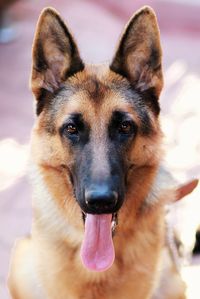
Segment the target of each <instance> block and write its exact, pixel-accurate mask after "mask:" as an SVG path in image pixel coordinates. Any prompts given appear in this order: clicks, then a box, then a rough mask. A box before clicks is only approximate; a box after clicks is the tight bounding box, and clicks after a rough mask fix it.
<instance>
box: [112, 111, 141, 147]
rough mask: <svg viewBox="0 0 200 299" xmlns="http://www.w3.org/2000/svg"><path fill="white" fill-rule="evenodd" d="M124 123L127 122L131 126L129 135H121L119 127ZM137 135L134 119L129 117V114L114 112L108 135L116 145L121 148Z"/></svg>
mask: <svg viewBox="0 0 200 299" xmlns="http://www.w3.org/2000/svg"><path fill="white" fill-rule="evenodd" d="M124 121H127V122H128V123H129V125H130V132H128V133H127V134H123V133H120V131H119V127H120V124H121V123H122V122H124ZM136 133H137V125H136V124H135V123H134V122H133V120H132V119H130V117H129V116H128V114H127V113H125V112H123V111H114V112H113V115H112V118H111V121H110V124H109V127H108V135H109V138H110V139H111V140H112V141H114V142H115V143H116V147H120V146H121V145H123V144H124V142H126V141H128V140H130V138H131V139H132V138H133V137H135V135H136Z"/></svg>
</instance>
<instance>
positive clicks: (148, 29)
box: [110, 7, 163, 98]
mask: <svg viewBox="0 0 200 299" xmlns="http://www.w3.org/2000/svg"><path fill="white" fill-rule="evenodd" d="M161 58H162V51H161V45H160V34H159V29H158V24H157V20H156V16H155V13H154V11H153V10H152V9H151V8H150V7H144V8H142V9H141V10H139V11H138V12H137V13H136V14H135V15H134V16H133V17H132V18H131V20H130V21H129V23H128V24H127V26H126V28H125V32H124V33H123V34H122V36H121V39H120V42H119V46H118V48H117V51H116V54H115V56H114V59H113V61H112V63H111V65H110V68H111V70H112V71H114V72H116V73H119V74H120V75H122V76H124V77H126V78H127V79H128V80H129V81H130V83H131V84H132V86H133V87H134V88H135V89H137V90H139V91H146V90H151V91H153V93H154V96H155V97H156V98H158V97H159V95H160V92H161V90H162V86H163V76H162V65H161Z"/></svg>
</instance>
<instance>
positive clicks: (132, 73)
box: [32, 8, 162, 214]
mask: <svg viewBox="0 0 200 299" xmlns="http://www.w3.org/2000/svg"><path fill="white" fill-rule="evenodd" d="M161 89H162V71H161V48H160V41H159V31H158V27H157V22H156V18H155V15H154V13H153V12H152V11H151V10H150V9H149V8H144V9H143V10H141V11H139V12H138V13H137V14H136V15H135V16H134V17H133V18H132V19H131V20H130V22H129V24H128V25H127V28H126V30H125V32H124V34H123V35H122V37H121V40H120V43H119V46H118V49H117V51H116V54H115V56H114V58H113V61H112V63H111V64H110V66H109V67H107V66H85V65H84V64H83V62H82V60H81V58H80V56H79V52H78V49H77V46H76V44H75V42H74V40H73V38H72V36H71V34H70V32H69V31H68V29H67V27H66V26H65V24H64V23H63V21H62V20H61V18H60V16H59V15H58V14H57V13H56V12H55V11H54V10H51V9H46V10H45V11H44V12H43V13H42V15H41V17H40V20H39V23H38V27H37V32H36V36H35V41H34V47H33V71H32V90H33V92H34V94H35V96H36V100H37V121H36V127H35V130H34V138H35V141H34V144H36V146H35V147H34V146H33V148H36V153H35V156H36V157H37V162H38V163H39V164H40V165H44V166H45V165H46V166H47V167H51V168H55V169H57V170H58V173H59V171H61V169H62V172H63V171H65V172H66V173H67V176H68V180H67V182H68V185H70V184H71V186H72V189H73V190H74V193H75V199H76V201H77V202H78V204H79V206H80V208H81V210H82V211H83V212H84V213H92V214H104V213H115V212H117V211H118V210H119V209H120V207H121V206H122V204H123V201H124V198H125V190H126V188H127V185H128V183H129V180H130V179H129V177H130V173H131V172H137V168H140V167H142V166H147V165H153V164H154V163H156V161H157V158H158V148H159V139H160V130H159V123H158V114H159V103H158V97H159V94H160V91H161ZM66 196H67V195H66Z"/></svg>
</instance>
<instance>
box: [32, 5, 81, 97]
mask: <svg viewBox="0 0 200 299" xmlns="http://www.w3.org/2000/svg"><path fill="white" fill-rule="evenodd" d="M83 68H84V64H83V62H82V60H81V58H80V55H79V51H78V48H77V46H76V43H75V41H74V39H73V37H72V35H71V33H70V32H69V30H68V28H67V26H66V25H65V23H64V22H63V20H62V19H61V17H60V16H59V14H58V13H57V12H56V10H54V9H53V8H46V9H44V10H43V11H42V13H41V15H40V18H39V21H38V24H37V29H36V34H35V39H34V43H33V65H32V77H31V87H32V91H33V93H34V94H35V96H36V99H37V100H38V101H40V98H41V95H44V94H45V95H48V96H50V94H53V93H55V92H56V91H57V90H59V88H61V87H62V84H63V82H64V81H65V80H66V79H67V78H68V77H69V76H71V75H73V74H75V73H76V72H78V71H81V70H83Z"/></svg>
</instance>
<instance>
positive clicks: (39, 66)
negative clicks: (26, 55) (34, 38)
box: [34, 40, 48, 72]
mask: <svg viewBox="0 0 200 299" xmlns="http://www.w3.org/2000/svg"><path fill="white" fill-rule="evenodd" d="M47 68H48V64H47V61H46V58H45V55H44V50H43V47H42V42H41V40H38V42H37V51H36V56H35V65H34V69H35V70H36V71H38V72H41V71H45V70H46V69H47Z"/></svg>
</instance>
